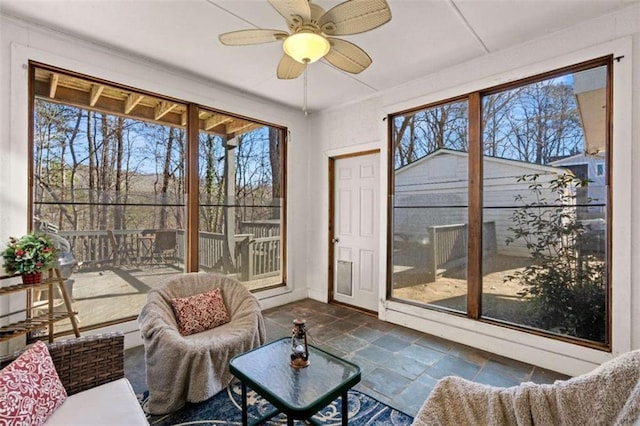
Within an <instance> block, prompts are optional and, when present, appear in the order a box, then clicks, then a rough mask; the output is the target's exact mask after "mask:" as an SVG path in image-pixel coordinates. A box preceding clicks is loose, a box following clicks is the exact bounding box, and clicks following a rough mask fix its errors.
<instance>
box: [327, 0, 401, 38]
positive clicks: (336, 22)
mask: <svg viewBox="0 0 640 426" xmlns="http://www.w3.org/2000/svg"><path fill="white" fill-rule="evenodd" d="M390 20H391V9H389V5H388V4H387V2H386V1H385V0H349V1H345V2H344V3H340V4H339V5H337V6H336V7H334V8H332V9H330V10H329V11H327V13H325V14H324V15H323V16H322V17H321V18H320V20H319V21H318V25H319V26H320V29H321V30H322V31H324V33H325V34H327V35H349V34H358V33H363V32H365V31H369V30H372V29H374V28H377V27H379V26H380V25H382V24H385V23H387V22H389V21H390Z"/></svg>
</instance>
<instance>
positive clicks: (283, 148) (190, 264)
mask: <svg viewBox="0 0 640 426" xmlns="http://www.w3.org/2000/svg"><path fill="white" fill-rule="evenodd" d="M27 62H28V65H27V68H28V70H27V112H28V119H27V137H28V143H27V145H28V147H27V185H28V187H27V197H26V205H27V208H28V209H27V214H26V219H27V230H28V231H29V232H31V231H33V220H34V193H33V184H34V142H35V141H34V137H35V131H34V130H35V129H34V124H35V116H34V114H35V100H36V89H35V81H36V78H35V70H36V69H41V70H46V71H51V72H53V73H59V74H64V75H66V76H70V77H74V78H78V79H82V80H84V81H86V82H89V83H92V84H95V85H105V86H109V87H111V88H116V89H120V90H123V91H126V92H134V93H136V94H140V95H143V96H148V97H151V98H155V99H159V100H162V101H166V102H172V103H179V104H183V105H185V106H186V120H184V123H183V125H182V127H184V128H185V131H186V138H185V172H186V173H185V187H184V194H183V195H184V200H185V201H184V208H185V247H184V250H185V253H184V264H185V267H184V272H198V270H199V263H198V251H199V248H198V232H199V229H198V222H199V217H198V216H199V176H198V172H199V167H198V166H199V164H198V162H199V158H198V144H199V139H198V135H199V130H200V123H199V122H200V118H199V115H198V112H199V110H206V111H211V112H215V113H220V114H224V115H226V116H228V117H231V118H233V119H238V120H246V121H251V122H253V123H255V124H260V125H264V126H269V127H272V128H276V129H278V131H279V132H280V141H281V144H280V146H279V151H280V152H279V156H280V159H281V160H280V166H281V171H280V172H281V191H282V195H281V200H282V201H281V207H280V218H281V241H282V242H281V245H282V253H281V256H282V258H281V259H282V260H281V280H280V282H279V283H278V284H276V285H272V286H269V287H263V288H259V289H255V290H251V291H252V292H261V291H267V290H271V289H273V288H277V287H286V286H287V195H288V185H287V168H288V159H287V152H288V136H289V132H288V129H287V127H286V126H283V125H279V124H275V123H271V122H268V121H265V120H260V119H256V118H253V117H247V116H244V115H241V114H235V113H231V112H227V111H223V110H221V109H218V108H215V107H212V106H208V105H202V104H198V103H194V102H190V101H188V100H184V99H179V98H176V97H172V96H168V95H163V94H159V93H156V92H152V91H149V90H145V89H140V88H138V87H133V86H130V85H127V84H123V83H118V82H115V81H111V80H107V79H103V78H100V77H94V76H91V75H87V74H83V73H81V72H77V71H72V70H69V69H65V68H61V67H58V66H55V65H49V64H47V63H45V62H41V61H38V60H32V59H29V60H28V61H27ZM54 102H55V101H54ZM61 103H62V104H65V105H71V106H75V107H79V108H84V109H92V110H94V111H102V112H106V113H108V114H114V115H122V116H124V117H128V115H127V114H122V113H116V112H110V111H103V110H100V109H97V108H93V107H92V106H89V105H87V106H79V105H75V104H67V103H64V102H61ZM129 118H134V119H139V120H142V121H144V119H142V118H136V117H129ZM173 125H176V126H179V125H178V124H176V123H173ZM135 319H136V317H135V316H132V317H124V318H120V319H118V320H111V321H106V322H102V323H99V324H92V325H90V326H88V327H87V328H81V330H88V329H95V328H99V327H105V326H111V325H114V324H121V323H126V322H130V321H135ZM64 334H68V332H62V333H61V335H64Z"/></svg>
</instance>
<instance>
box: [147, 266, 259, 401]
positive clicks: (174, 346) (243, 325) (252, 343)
mask: <svg viewBox="0 0 640 426" xmlns="http://www.w3.org/2000/svg"><path fill="white" fill-rule="evenodd" d="M216 288H219V289H220V290H221V293H222V299H223V301H224V305H225V307H226V310H227V312H228V314H229V322H228V323H226V324H222V325H219V326H217V327H214V328H211V329H208V330H205V331H202V332H199V333H195V334H190V335H186V336H185V335H182V334H180V332H179V329H178V322H177V320H176V317H175V314H174V310H173V305H172V300H173V299H175V298H185V297H189V296H194V295H201V294H202V293H205V292H209V291H211V290H213V289H216ZM138 323H139V325H140V332H141V334H142V340H143V343H144V347H145V364H146V373H147V386H148V388H149V399H148V405H147V410H148V412H149V413H151V414H165V413H170V412H173V411H176V410H178V409H180V408H181V407H182V406H184V405H185V404H186V403H187V402H200V401H204V400H206V399H208V398H210V397H212V396H213V395H215V394H216V393H218V392H219V391H221V390H222V389H224V388H225V387H227V386H228V385H229V383H231V379H232V378H233V376H232V375H231V372H230V371H229V361H230V360H231V358H233V357H234V356H236V355H239V354H242V353H244V352H247V351H249V350H251V349H253V348H256V347H258V346H260V345H262V344H263V343H264V341H265V338H266V334H265V326H264V320H263V318H262V313H261V311H260V305H259V303H258V300H257V299H256V298H255V297H254V296H253V295H252V294H251V293H250V292H249V290H247V288H246V287H244V286H243V285H242V284H241V283H240V282H238V281H237V280H235V279H233V278H230V277H227V276H224V275H219V274H203V273H189V274H182V275H178V276H174V277H172V278H170V279H169V280H167V281H166V282H165V283H163V284H162V285H161V286H160V287H158V288H155V289H153V290H151V291H149V293H148V295H147V303H146V304H145V305H144V307H143V308H142V312H141V313H140V316H139V317H138Z"/></svg>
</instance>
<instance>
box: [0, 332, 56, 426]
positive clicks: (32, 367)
mask: <svg viewBox="0 0 640 426" xmlns="http://www.w3.org/2000/svg"><path fill="white" fill-rule="evenodd" d="M66 398H67V392H66V390H65V389H64V386H63V385H62V382H61V381H60V378H59V377H58V372H57V371H56V368H55V366H54V365H53V360H52V359H51V356H50V355H49V349H47V345H45V344H44V343H43V342H41V341H37V342H36V343H34V344H33V346H31V347H30V348H29V349H27V350H26V351H25V352H24V353H22V354H21V355H20V356H19V357H18V358H16V359H15V360H14V361H13V362H12V363H11V364H9V365H7V366H6V367H5V368H3V369H2V370H0V424H5V423H6V424H25V425H42V424H43V423H44V422H45V420H47V418H48V417H49V416H50V415H51V414H52V413H53V412H54V411H55V410H56V409H57V408H58V407H59V406H60V405H62V403H63V402H64V400H65V399H66Z"/></svg>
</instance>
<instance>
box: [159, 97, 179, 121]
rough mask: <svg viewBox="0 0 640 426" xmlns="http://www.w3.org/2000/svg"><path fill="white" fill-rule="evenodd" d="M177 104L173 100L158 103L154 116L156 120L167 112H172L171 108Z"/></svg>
mask: <svg viewBox="0 0 640 426" xmlns="http://www.w3.org/2000/svg"><path fill="white" fill-rule="evenodd" d="M177 106H178V104H174V103H172V102H165V101H162V102H160V103H159V104H158V105H156V108H155V114H154V118H155V119H156V120H160V119H161V118H162V117H164V116H165V115H166V114H167V113H169V112H171V110H172V109H174V108H175V107H177Z"/></svg>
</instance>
